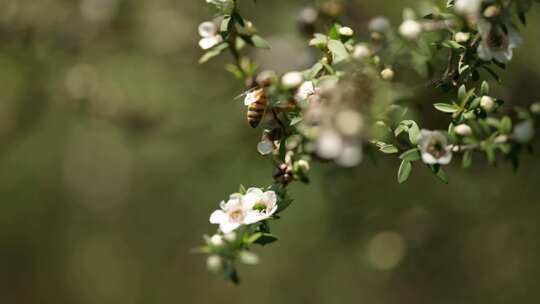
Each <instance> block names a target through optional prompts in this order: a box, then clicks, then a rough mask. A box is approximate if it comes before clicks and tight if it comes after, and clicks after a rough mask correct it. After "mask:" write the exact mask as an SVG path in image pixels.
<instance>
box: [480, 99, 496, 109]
mask: <svg viewBox="0 0 540 304" xmlns="http://www.w3.org/2000/svg"><path fill="white" fill-rule="evenodd" d="M480 106H481V107H482V109H484V110H485V111H486V112H491V111H493V110H494V109H495V99H493V97H490V96H482V98H481V99H480Z"/></svg>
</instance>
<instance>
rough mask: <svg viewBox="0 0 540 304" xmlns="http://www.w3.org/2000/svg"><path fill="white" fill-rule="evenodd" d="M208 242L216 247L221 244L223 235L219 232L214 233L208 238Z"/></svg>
mask: <svg viewBox="0 0 540 304" xmlns="http://www.w3.org/2000/svg"><path fill="white" fill-rule="evenodd" d="M210 244H211V245H213V246H216V247H219V246H222V245H223V237H222V236H221V235H219V234H214V235H212V237H211V238H210Z"/></svg>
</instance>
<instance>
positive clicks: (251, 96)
mask: <svg viewBox="0 0 540 304" xmlns="http://www.w3.org/2000/svg"><path fill="white" fill-rule="evenodd" d="M265 97H266V96H265V93H264V90H263V89H255V90H252V91H248V92H247V93H246V97H245V98H244V105H245V106H250V105H251V104H252V103H255V102H257V101H259V100H261V99H263V98H265Z"/></svg>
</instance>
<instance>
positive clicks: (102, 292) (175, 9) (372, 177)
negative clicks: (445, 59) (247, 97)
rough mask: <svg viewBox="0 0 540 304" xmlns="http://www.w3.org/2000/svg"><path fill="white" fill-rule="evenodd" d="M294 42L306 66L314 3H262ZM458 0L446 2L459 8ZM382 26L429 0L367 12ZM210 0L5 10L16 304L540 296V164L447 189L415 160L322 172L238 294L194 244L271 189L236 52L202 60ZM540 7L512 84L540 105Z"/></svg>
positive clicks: (74, 1)
mask: <svg viewBox="0 0 540 304" xmlns="http://www.w3.org/2000/svg"><path fill="white" fill-rule="evenodd" d="M244 2H246V3H245V5H243V9H244V12H245V13H246V15H247V16H252V20H253V21H254V22H255V24H256V25H258V27H259V29H260V31H261V33H262V34H263V36H265V37H267V38H268V40H269V41H270V42H271V43H272V44H273V45H274V48H273V50H272V51H270V53H269V54H267V55H261V56H259V57H260V59H261V60H262V61H263V64H265V65H271V66H277V67H278V68H279V69H281V71H283V70H285V69H294V68H301V67H302V65H303V64H305V62H306V58H305V56H304V55H303V54H302V52H301V51H299V50H301V48H298V47H296V46H297V45H299V46H301V45H302V44H304V43H305V38H303V37H301V36H299V35H296V34H294V33H295V18H296V14H297V12H298V10H299V9H300V8H301V7H302V5H305V4H308V3H310V2H309V1H285V0H280V1H277V0H272V1H258V4H257V6H258V7H255V6H254V5H253V4H252V3H251V1H244ZM443 2H444V1H443ZM348 3H349V5H350V7H352V8H353V10H349V13H348V17H349V18H350V20H353V21H354V22H355V24H356V25H357V26H358V27H357V28H358V29H359V31H360V32H364V33H365V31H366V22H367V20H369V18H371V17H373V16H376V15H381V14H383V15H387V16H390V17H391V19H392V21H393V24H394V25H395V24H397V23H399V22H400V14H401V10H402V9H403V8H404V7H406V6H413V7H417V6H418V5H420V4H422V2H420V1H404V0H392V1H390V0H385V1H367V0H356V1H348ZM211 16H212V12H211V11H210V10H209V9H208V7H207V5H206V4H205V2H204V1H203V0H200V1H193V0H152V1H142V0H139V1H137V0H80V1H79V0H64V1H62V0H39V1H30V0H24V1H23V0H0V302H1V303H6V304H7V303H10V304H11V303H13V304H15V303H17V304H27V303H28V304H30V303H40V304H42V303H54V304H58V303H70V304H75V303H100V304H108V303H115V304H122V303H126V304H127V303H238V304H241V303H260V304H265V303H284V304H285V303H371V304H385V303H431V304H432V303H437V304H444V303H449V304H450V303H490V304H496V303H538V302H539V301H540V290H539V289H538V277H539V276H540V258H539V257H540V237H539V233H540V224H539V219H540V206H539V203H540V189H539V187H538V186H539V183H540V170H539V169H540V161H539V160H538V159H536V158H534V157H533V156H525V157H524V159H523V164H524V165H523V166H522V168H521V169H520V170H519V171H518V172H517V173H513V171H512V169H511V168H510V166H509V165H505V164H501V165H500V166H499V168H496V169H493V168H489V167H488V166H487V165H485V164H483V163H482V162H477V163H476V164H475V166H474V168H473V169H472V170H468V171H462V170H460V169H459V168H457V166H455V167H451V168H449V173H450V176H451V183H450V184H449V185H443V184H441V183H439V182H438V181H437V180H435V179H434V178H433V177H432V176H431V175H430V174H429V172H427V171H426V170H416V171H415V172H414V175H413V177H412V179H411V181H410V182H409V183H408V184H407V185H405V186H399V185H397V183H396V182H395V171H396V168H397V165H398V164H397V163H396V160H392V159H388V160H383V161H381V162H380V163H379V165H378V166H375V165H373V164H371V163H369V162H365V163H364V164H362V165H361V166H360V167H358V168H357V169H354V170H345V169H338V168H335V167H333V166H331V165H325V166H316V167H317V168H316V169H314V172H313V182H312V184H311V185H310V186H302V185H294V186H293V187H292V190H291V191H292V194H293V196H294V197H295V199H296V202H295V203H294V205H293V206H292V207H291V208H290V209H289V210H288V212H287V213H286V214H284V217H283V219H282V220H281V221H279V222H277V223H275V224H274V225H273V229H274V231H275V233H276V234H277V235H279V236H281V240H280V242H278V243H276V244H275V245H272V246H269V247H267V248H264V249H263V250H260V249H257V253H259V254H260V256H261V258H262V264H261V265H259V266H256V267H248V266H246V267H241V268H240V271H241V275H242V284H241V285H240V286H239V287H233V286H231V285H229V284H228V283H226V282H225V281H224V280H222V279H221V278H220V277H215V276H212V275H210V274H208V273H207V272H206V269H205V259H204V257H203V256H199V255H193V254H191V253H190V249H191V248H192V247H194V246H197V245H199V244H200V243H201V241H202V239H201V236H202V235H203V234H204V233H212V232H213V231H215V227H214V226H212V225H210V224H209V223H208V215H209V214H210V212H211V211H212V210H213V209H214V208H216V206H217V204H218V202H219V201H220V200H222V199H223V198H225V197H226V196H227V195H228V193H230V192H233V191H235V190H236V189H237V188H238V185H239V184H240V183H242V184H244V185H246V186H263V185H265V184H267V183H268V182H269V181H270V171H271V167H270V163H269V162H267V161H265V160H262V159H261V158H260V156H259V155H258V154H257V152H256V149H255V144H256V142H257V141H258V139H259V138H260V134H259V133H258V131H253V130H251V129H250V128H248V127H247V123H246V122H245V121H244V114H243V109H242V105H241V102H238V101H234V100H233V97H234V96H236V95H238V94H239V93H241V90H242V87H241V85H240V84H238V83H236V82H235V81H234V80H233V79H232V77H230V75H228V74H227V72H226V71H224V70H223V65H224V64H225V63H226V62H227V59H228V58H220V59H218V60H216V61H212V62H210V63H209V64H206V65H204V66H198V65H197V60H198V57H199V56H200V55H201V53H202V52H201V51H200V50H199V49H198V47H197V41H198V37H197V26H198V24H199V23H200V22H201V21H203V20H207V19H210V17H211ZM539 28H540V13H539V11H538V8H537V9H536V10H535V11H534V12H533V13H531V18H530V24H529V27H528V29H527V30H525V31H524V32H523V33H524V36H525V41H526V42H525V44H524V45H523V47H522V48H521V49H519V50H518V51H517V54H516V57H515V60H514V61H513V62H512V64H511V65H510V67H509V68H508V70H507V72H506V73H505V74H504V76H503V79H504V81H505V83H506V85H505V87H504V88H503V87H497V91H498V93H499V96H502V97H505V99H507V100H512V101H515V102H516V103H525V104H526V103H529V102H531V101H533V100H540V91H539V90H538V85H539V84H540V82H539V77H538V76H539V74H538V73H539V72H540V60H538V54H539V53H540V41H539V40H538V35H539V34H540V31H539V30H538V29H539Z"/></svg>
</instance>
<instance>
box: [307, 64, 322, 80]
mask: <svg viewBox="0 0 540 304" xmlns="http://www.w3.org/2000/svg"><path fill="white" fill-rule="evenodd" d="M323 68H324V66H323V65H322V63H320V62H317V63H315V64H314V65H313V66H312V67H311V68H310V69H309V70H307V71H306V72H305V77H306V79H308V80H310V79H314V78H315V77H317V74H319V72H320V71H321V70H322V69H323Z"/></svg>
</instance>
